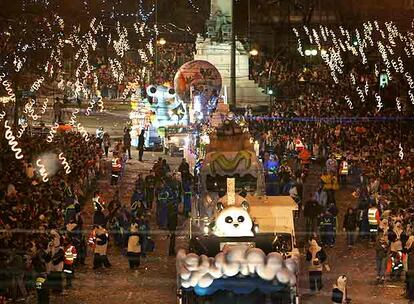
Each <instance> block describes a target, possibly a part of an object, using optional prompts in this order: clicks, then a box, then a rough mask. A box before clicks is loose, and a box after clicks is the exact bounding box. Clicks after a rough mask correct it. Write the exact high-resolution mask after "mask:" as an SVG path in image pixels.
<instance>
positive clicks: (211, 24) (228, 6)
mask: <svg viewBox="0 0 414 304" xmlns="http://www.w3.org/2000/svg"><path fill="white" fill-rule="evenodd" d="M232 2H233V1H232V0H212V1H211V13H210V18H209V19H208V20H207V35H208V38H210V39H211V40H212V41H216V42H224V41H229V40H230V38H231V19H232V18H231V16H232Z"/></svg>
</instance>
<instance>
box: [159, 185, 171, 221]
mask: <svg viewBox="0 0 414 304" xmlns="http://www.w3.org/2000/svg"><path fill="white" fill-rule="evenodd" d="M169 197H170V192H169V189H168V187H167V186H166V184H165V181H161V183H160V187H159V188H158V191H157V224H158V226H159V227H160V228H165V227H166V226H167V213H168V212H167V203H168V200H169Z"/></svg>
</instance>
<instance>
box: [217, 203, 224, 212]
mask: <svg viewBox="0 0 414 304" xmlns="http://www.w3.org/2000/svg"><path fill="white" fill-rule="evenodd" d="M216 209H217V211H222V210H223V209H224V205H223V203H222V202H218V203H217V204H216Z"/></svg>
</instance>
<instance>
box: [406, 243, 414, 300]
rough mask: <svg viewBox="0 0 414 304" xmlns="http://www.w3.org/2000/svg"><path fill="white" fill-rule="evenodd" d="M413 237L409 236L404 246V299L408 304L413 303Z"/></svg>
mask: <svg viewBox="0 0 414 304" xmlns="http://www.w3.org/2000/svg"><path fill="white" fill-rule="evenodd" d="M413 244H414V236H410V237H409V238H408V240H407V243H406V244H405V249H406V251H407V269H406V275H405V283H406V297H407V298H408V300H409V301H410V303H413V302H414V248H413Z"/></svg>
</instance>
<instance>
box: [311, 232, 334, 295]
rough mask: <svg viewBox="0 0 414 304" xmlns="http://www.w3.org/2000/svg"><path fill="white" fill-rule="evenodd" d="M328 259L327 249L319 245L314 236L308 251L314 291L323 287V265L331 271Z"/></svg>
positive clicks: (312, 289) (312, 290)
mask: <svg viewBox="0 0 414 304" xmlns="http://www.w3.org/2000/svg"><path fill="white" fill-rule="evenodd" d="M326 260H327V256H326V253H325V250H323V248H322V247H320V246H319V244H318V242H317V241H316V240H315V239H314V238H311V240H310V241H309V249H308V251H307V253H306V261H307V262H309V267H308V271H309V288H310V290H311V292H312V293H314V292H318V291H320V290H321V289H322V271H323V266H325V269H326V270H327V271H330V268H329V265H328V264H327V263H326Z"/></svg>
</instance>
